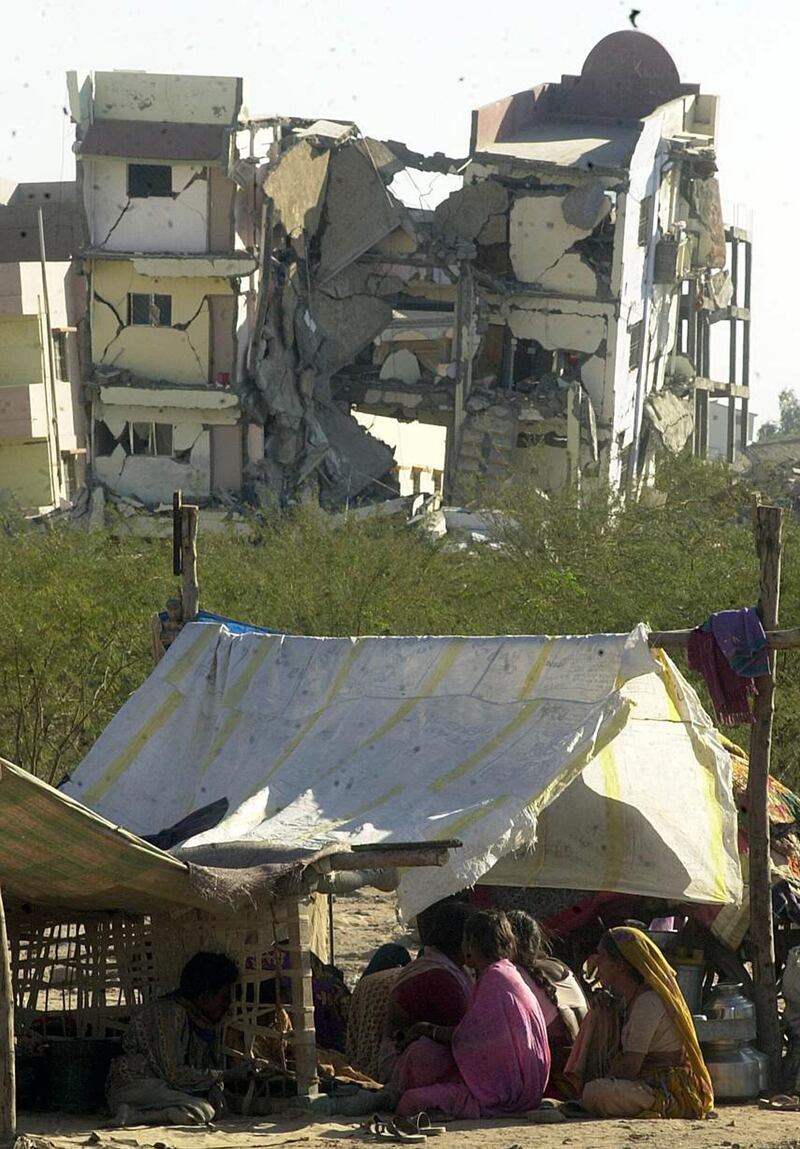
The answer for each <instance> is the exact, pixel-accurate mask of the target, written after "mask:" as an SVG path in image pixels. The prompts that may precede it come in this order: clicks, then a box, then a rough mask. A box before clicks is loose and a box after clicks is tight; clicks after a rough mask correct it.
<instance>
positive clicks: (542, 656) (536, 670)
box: [517, 638, 554, 702]
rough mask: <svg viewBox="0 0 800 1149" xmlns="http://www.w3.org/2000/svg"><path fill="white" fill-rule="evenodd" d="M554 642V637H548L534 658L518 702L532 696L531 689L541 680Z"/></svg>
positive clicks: (518, 696)
mask: <svg viewBox="0 0 800 1149" xmlns="http://www.w3.org/2000/svg"><path fill="white" fill-rule="evenodd" d="M553 642H554V639H552V638H548V639H547V640H546V641H545V642H544V643H543V644H542V649H541V650H540V651H539V654H538V655H537V657H536V659H535V660H534V663H533V666H532V667H531V668H530V670H529V671H528V673H527V674H526V675H525V681H524V682H523V684H522V688H521V690H520V692H519V694H518V695H517V701H518V702H524V701H525V699H526V698H530V696H531V691H532V690H533V688H534V686H535V685H536V683H537V682H538V681H539V679H540V678H541V677H542V671H543V670H544V667H545V663H546V662H547V659H548V658H549V657H550V651H551V650H552V649H553Z"/></svg>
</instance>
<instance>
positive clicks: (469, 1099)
mask: <svg viewBox="0 0 800 1149" xmlns="http://www.w3.org/2000/svg"><path fill="white" fill-rule="evenodd" d="M514 956H515V945H514V935H513V933H512V932H511V926H510V925H509V923H508V918H507V917H506V915H505V914H504V913H500V912H498V911H494V910H491V911H487V912H482V913H473V914H472V915H471V916H470V917H469V918H468V919H467V922H466V924H465V926H464V957H465V959H466V962H467V964H468V965H469V966H471V968H472V969H474V970H475V973H476V976H477V982H476V985H475V989H474V992H473V997H472V1001H471V1003H470V1006H469V1009H468V1010H467V1012H466V1014H465V1016H464V1017H463V1019H462V1020H461V1021H460V1022H459V1024H458V1025H456V1026H454V1027H453V1026H444V1025H437V1024H433V1023H431V1022H422V1023H417V1024H416V1025H415V1026H413V1027H412V1028H411V1030H410V1031H409V1034H408V1037H409V1038H411V1039H412V1044H411V1045H409V1047H408V1049H407V1050H406V1051H405V1053H404V1054H403V1057H402V1058H401V1059H400V1062H399V1063H398V1066H397V1073H396V1077H395V1079H394V1082H393V1083H394V1084H395V1085H396V1087H397V1088H398V1089H400V1090H402V1093H401V1096H400V1100H399V1104H398V1107H397V1108H398V1113H400V1114H401V1115H404V1116H407V1115H409V1114H414V1113H418V1112H420V1111H421V1110H423V1109H432V1108H435V1109H441V1110H444V1112H445V1113H447V1114H448V1115H450V1116H452V1117H454V1118H478V1117H500V1116H504V1115H506V1114H510V1113H519V1112H522V1111H524V1110H526V1109H535V1108H536V1106H537V1105H538V1104H539V1102H540V1101H541V1099H542V1095H543V1093H544V1090H545V1086H546V1085H547V1078H548V1074H549V1071H550V1050H549V1047H548V1044H547V1031H546V1028H545V1023H544V1018H543V1017H542V1011H541V1009H540V1008H539V1003H538V1002H537V1000H536V998H535V997H534V995H533V993H532V992H531V990H530V988H529V987H528V985H527V984H526V983H525V981H524V980H523V978H522V975H521V974H520V973H519V971H518V970H517V968H516V966H515V965H514V964H513V959H514Z"/></svg>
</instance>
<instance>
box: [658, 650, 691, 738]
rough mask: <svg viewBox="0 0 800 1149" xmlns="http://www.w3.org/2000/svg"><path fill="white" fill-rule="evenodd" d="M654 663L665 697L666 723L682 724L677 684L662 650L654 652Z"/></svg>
mask: <svg viewBox="0 0 800 1149" xmlns="http://www.w3.org/2000/svg"><path fill="white" fill-rule="evenodd" d="M654 654H655V656H656V661H657V662H658V663H659V668H660V674H659V678H660V679H661V681H662V682H663V683H664V692H665V694H666V696H667V721H668V722H683V721H684V718H683V715H682V714H681V712H680V707H679V706H678V697H677V691H676V688H677V683H676V681H675V676H674V674H673V673H672V671H671V669H670V665H669V663H668V662H667V656H666V654H665V653H664V651H663V650H656V651H654Z"/></svg>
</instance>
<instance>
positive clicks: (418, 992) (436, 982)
mask: <svg viewBox="0 0 800 1149" xmlns="http://www.w3.org/2000/svg"><path fill="white" fill-rule="evenodd" d="M472 913H473V910H472V908H471V907H470V906H468V905H467V904H466V903H465V902H457V901H455V900H449V901H444V902H440V903H439V904H438V905H436V906H435V907H434V908H433V910H432V912H430V913H427V914H425V915H424V916H423V915H419V918H418V921H417V928H418V930H419V933H420V941H421V942H422V949H421V950H420V952H419V954H418V955H417V957H416V959H415V960H414V961H412V962H411V963H410V964H409V965H406V966H405V967H404V968H403V969H402V970H401V971H400V974H399V975H398V977H397V979H396V980H395V982H394V985H393V986H392V988H391V991H390V993H389V1000H388V1002H387V1006H386V1019H385V1023H384V1029H383V1040H382V1042H381V1048H380V1056H379V1062H378V1066H377V1070H378V1077H377V1080H378V1081H389V1079H390V1078H391V1077H392V1074H393V1071H394V1068H395V1065H396V1063H397V1058H398V1056H399V1055H400V1049H401V1047H400V1038H401V1036H402V1034H404V1033H405V1032H406V1031H407V1030H408V1029H409V1027H410V1026H413V1025H414V1024H415V1023H416V1022H418V1021H429V1022H433V1023H435V1024H436V1025H442V1026H454V1025H457V1024H458V1023H459V1021H461V1019H462V1017H463V1016H464V1014H465V1013H466V1012H467V1007H468V1006H469V1003H470V999H471V997H472V979H471V978H470V976H469V974H467V973H466V972H465V970H464V954H463V952H462V941H463V936H464V923H465V922H466V921H467V919H468V918H469V917H470V915H471V914H472Z"/></svg>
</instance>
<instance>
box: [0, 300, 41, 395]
mask: <svg viewBox="0 0 800 1149" xmlns="http://www.w3.org/2000/svg"><path fill="white" fill-rule="evenodd" d="M41 382H42V343H41V331H40V327H39V317H38V315H0V387H17V386H21V385H26V384H30V383H41Z"/></svg>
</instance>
